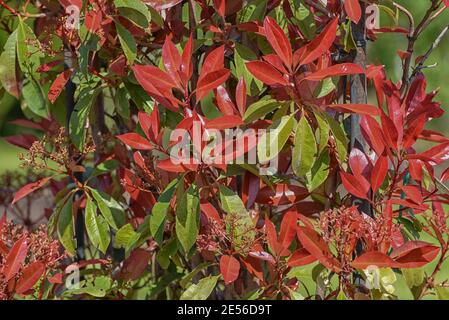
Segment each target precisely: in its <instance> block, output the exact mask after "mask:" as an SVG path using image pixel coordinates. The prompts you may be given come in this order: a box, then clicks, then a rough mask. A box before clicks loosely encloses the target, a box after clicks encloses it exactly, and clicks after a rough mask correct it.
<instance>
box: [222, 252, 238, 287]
mask: <svg viewBox="0 0 449 320" xmlns="http://www.w3.org/2000/svg"><path fill="white" fill-rule="evenodd" d="M220 272H221V274H222V275H223V279H224V282H225V284H230V283H232V282H234V281H235V280H237V278H238V277H239V273H240V263H239V261H238V260H237V259H236V258H234V257H233V256H221V258H220Z"/></svg>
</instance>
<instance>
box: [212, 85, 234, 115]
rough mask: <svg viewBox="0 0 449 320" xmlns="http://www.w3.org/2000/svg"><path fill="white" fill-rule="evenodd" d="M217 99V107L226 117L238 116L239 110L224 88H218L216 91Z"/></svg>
mask: <svg viewBox="0 0 449 320" xmlns="http://www.w3.org/2000/svg"><path fill="white" fill-rule="evenodd" d="M215 97H216V99H217V107H218V109H220V111H221V113H223V114H224V115H228V116H230V115H236V114H237V109H236V108H235V106H234V103H233V102H232V100H231V97H230V96H229V94H228V91H226V88H225V87H223V86H218V88H217V89H216V90H215Z"/></svg>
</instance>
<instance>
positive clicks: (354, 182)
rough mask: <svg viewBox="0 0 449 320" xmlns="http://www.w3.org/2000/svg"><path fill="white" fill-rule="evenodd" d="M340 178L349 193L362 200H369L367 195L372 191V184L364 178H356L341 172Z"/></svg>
mask: <svg viewBox="0 0 449 320" xmlns="http://www.w3.org/2000/svg"><path fill="white" fill-rule="evenodd" d="M340 177H341V180H342V182H343V186H344V187H345V189H346V190H347V191H348V192H349V193H351V194H352V195H354V196H356V197H358V198H361V199H368V196H367V194H368V191H369V189H370V184H369V182H368V181H366V179H365V178H364V177H363V176H361V175H359V176H354V175H352V174H350V173H346V172H343V171H341V172H340Z"/></svg>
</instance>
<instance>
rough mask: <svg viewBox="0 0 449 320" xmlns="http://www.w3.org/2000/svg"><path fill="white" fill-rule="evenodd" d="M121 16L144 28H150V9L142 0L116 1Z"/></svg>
mask: <svg viewBox="0 0 449 320" xmlns="http://www.w3.org/2000/svg"><path fill="white" fill-rule="evenodd" d="M114 5H115V7H116V8H118V9H119V11H120V14H121V15H122V16H123V17H125V18H126V19H128V20H130V21H132V22H134V23H135V24H136V25H138V26H139V27H142V28H148V25H149V23H150V20H151V15H150V11H149V10H148V7H147V6H146V5H145V3H143V2H142V1H140V0H114Z"/></svg>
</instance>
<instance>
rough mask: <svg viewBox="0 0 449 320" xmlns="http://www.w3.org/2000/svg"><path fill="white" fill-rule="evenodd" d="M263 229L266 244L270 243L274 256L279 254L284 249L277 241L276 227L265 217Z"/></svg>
mask: <svg viewBox="0 0 449 320" xmlns="http://www.w3.org/2000/svg"><path fill="white" fill-rule="evenodd" d="M265 230H266V233H267V240H268V244H269V245H270V247H271V250H272V252H273V253H274V254H275V255H276V256H280V255H281V254H282V253H283V251H284V247H282V245H281V244H280V243H279V242H278V238H277V233H276V227H275V226H274V224H273V222H271V221H270V219H268V218H266V219H265Z"/></svg>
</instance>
